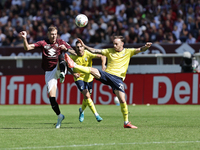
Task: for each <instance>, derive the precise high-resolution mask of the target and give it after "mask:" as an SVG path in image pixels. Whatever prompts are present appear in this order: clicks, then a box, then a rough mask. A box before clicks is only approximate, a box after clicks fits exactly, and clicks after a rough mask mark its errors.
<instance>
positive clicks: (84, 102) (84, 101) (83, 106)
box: [81, 99, 87, 111]
mask: <svg viewBox="0 0 200 150" xmlns="http://www.w3.org/2000/svg"><path fill="white" fill-rule="evenodd" d="M86 107H87V101H86V99H83V101H82V107H81V109H82V111H84V110H85V108H86Z"/></svg>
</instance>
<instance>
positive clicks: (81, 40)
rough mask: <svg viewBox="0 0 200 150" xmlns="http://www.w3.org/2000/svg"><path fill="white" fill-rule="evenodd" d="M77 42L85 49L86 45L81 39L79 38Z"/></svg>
mask: <svg viewBox="0 0 200 150" xmlns="http://www.w3.org/2000/svg"><path fill="white" fill-rule="evenodd" d="M77 40H78V41H79V42H80V43H81V45H83V47H85V44H84V43H83V41H82V40H81V39H79V38H77Z"/></svg>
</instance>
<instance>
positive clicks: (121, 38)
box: [113, 36, 125, 42]
mask: <svg viewBox="0 0 200 150" xmlns="http://www.w3.org/2000/svg"><path fill="white" fill-rule="evenodd" d="M113 39H114V40H115V39H120V40H121V41H122V42H125V40H124V37H123V36H114V38H113Z"/></svg>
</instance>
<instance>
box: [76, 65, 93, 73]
mask: <svg viewBox="0 0 200 150" xmlns="http://www.w3.org/2000/svg"><path fill="white" fill-rule="evenodd" d="M74 68H75V69H77V70H78V71H80V72H83V73H90V67H84V66H81V65H76V66H75V67H74Z"/></svg>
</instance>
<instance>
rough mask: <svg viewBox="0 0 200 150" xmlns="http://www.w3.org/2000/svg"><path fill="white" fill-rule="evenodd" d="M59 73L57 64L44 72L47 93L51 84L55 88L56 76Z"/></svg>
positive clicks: (57, 76)
mask: <svg viewBox="0 0 200 150" xmlns="http://www.w3.org/2000/svg"><path fill="white" fill-rule="evenodd" d="M59 75H60V70H57V66H56V67H55V68H54V69H53V70H52V71H46V72H45V82H46V86H47V92H48V93H49V92H50V91H51V89H52V88H53V86H55V87H56V89H57V83H58V81H57V80H58V78H59Z"/></svg>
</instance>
